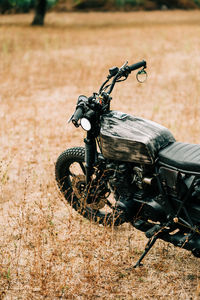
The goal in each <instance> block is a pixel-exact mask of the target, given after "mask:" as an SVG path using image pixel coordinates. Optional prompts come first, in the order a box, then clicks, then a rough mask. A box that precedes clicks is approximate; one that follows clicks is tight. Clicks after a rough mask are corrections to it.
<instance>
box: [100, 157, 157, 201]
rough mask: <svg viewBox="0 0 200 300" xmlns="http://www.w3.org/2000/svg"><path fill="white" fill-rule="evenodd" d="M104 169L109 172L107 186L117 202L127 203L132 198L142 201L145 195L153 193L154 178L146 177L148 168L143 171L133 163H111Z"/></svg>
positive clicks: (142, 168) (141, 167)
mask: <svg viewBox="0 0 200 300" xmlns="http://www.w3.org/2000/svg"><path fill="white" fill-rule="evenodd" d="M106 169H107V170H109V185H110V187H111V189H112V190H113V191H114V194H115V198H116V200H118V201H121V202H127V201H130V200H131V199H133V196H134V197H135V198H139V199H144V198H145V197H146V195H147V194H148V195H151V194H152V192H153V191H154V193H155V187H154V178H152V177H150V176H148V173H150V170H149V167H148V169H145V168H144V167H143V166H140V165H135V164H133V163H124V162H111V163H108V164H107V166H106ZM151 173H152V171H151ZM153 187H154V188H153Z"/></svg>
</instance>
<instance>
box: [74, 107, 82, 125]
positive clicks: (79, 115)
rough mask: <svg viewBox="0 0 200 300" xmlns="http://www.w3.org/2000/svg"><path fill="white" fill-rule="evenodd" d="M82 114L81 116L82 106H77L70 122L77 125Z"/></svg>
mask: <svg viewBox="0 0 200 300" xmlns="http://www.w3.org/2000/svg"><path fill="white" fill-rule="evenodd" d="M82 116H83V107H82V106H79V107H77V109H76V111H75V113H74V115H73V117H72V123H73V124H74V126H76V127H79V125H78V121H79V120H80V119H81V118H82Z"/></svg>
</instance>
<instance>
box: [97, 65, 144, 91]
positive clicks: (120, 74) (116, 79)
mask: <svg viewBox="0 0 200 300" xmlns="http://www.w3.org/2000/svg"><path fill="white" fill-rule="evenodd" d="M146 66H147V64H146V61H145V60H142V61H140V62H138V63H136V64H133V65H130V66H128V65H127V64H125V65H123V66H122V67H121V68H120V69H118V72H117V73H116V74H115V75H114V78H113V81H112V83H111V85H110V88H109V90H108V92H107V93H108V94H111V92H112V90H113V88H114V86H115V83H116V82H119V81H120V78H121V77H123V76H124V77H125V78H126V79H127V78H128V75H129V74H130V73H131V72H132V71H134V70H137V69H140V68H142V67H143V68H146ZM107 81H108V80H106V82H107ZM106 82H105V83H106ZM105 83H104V84H105ZM104 84H103V85H102V86H101V88H100V91H101V90H102V88H103V87H104Z"/></svg>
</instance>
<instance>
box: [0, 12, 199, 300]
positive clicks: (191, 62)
mask: <svg viewBox="0 0 200 300" xmlns="http://www.w3.org/2000/svg"><path fill="white" fill-rule="evenodd" d="M32 17H33V16H32V15H16V16H1V17H0V61H1V64H0V115H1V123H0V127H1V135H0V137H1V149H0V224H1V226H0V228H1V229H0V241H1V244H0V299H121V300H122V299H141V300H143V299H195V298H196V299H198V297H200V285H199V282H200V271H199V267H200V262H199V260H198V259H196V258H194V257H193V256H192V255H191V254H190V253H189V252H187V251H184V250H181V249H177V248H174V247H173V246H171V245H168V244H167V243H164V242H162V241H159V242H158V243H157V244H156V245H155V247H154V248H153V249H152V250H151V252H150V254H149V255H148V256H147V258H146V259H145V261H144V263H145V265H144V267H142V268H139V269H135V270H132V271H131V272H130V271H127V268H128V267H130V266H131V265H133V263H134V262H136V260H137V259H138V257H139V255H140V254H141V252H142V250H143V248H144V245H145V243H146V238H145V237H144V235H143V234H142V233H140V232H138V231H136V230H134V229H133V228H132V227H130V226H129V225H123V226H121V227H119V228H117V229H112V228H103V227H100V226H97V225H94V224H92V223H90V222H88V221H86V220H84V219H83V218H82V217H81V216H79V215H78V214H77V213H76V212H74V211H73V210H72V209H71V208H70V207H69V206H66V205H65V202H64V201H62V200H63V197H62V195H60V193H59V191H58V189H57V187H56V183H55V179H54V163H55V161H56V158H57V156H58V155H59V154H60V152H61V151H63V150H64V149H66V148H69V147H72V146H77V145H82V137H83V133H82V131H81V130H76V129H75V128H73V127H72V126H71V125H68V126H67V123H66V121H67V119H68V117H69V116H70V114H71V113H72V112H73V109H74V106H75V103H76V99H77V97H78V95H79V94H86V95H90V94H91V93H92V92H93V91H97V90H98V87H99V85H100V84H101V82H102V81H103V79H104V78H105V76H106V75H107V71H108V68H109V67H111V66H113V65H118V66H120V65H122V64H123V62H124V61H125V60H128V61H129V63H134V62H137V61H139V60H141V59H146V60H147V62H148V73H149V77H148V81H147V83H146V84H143V85H140V84H139V83H137V82H136V80H135V77H134V75H133V76H132V77H130V78H129V80H128V81H127V82H125V83H121V84H120V85H118V86H117V88H116V90H115V92H114V93H113V103H112V105H113V106H112V107H113V108H114V109H118V110H122V111H125V112H129V113H132V114H135V115H139V116H142V117H145V118H149V119H152V120H154V121H156V122H159V123H162V124H163V125H165V126H166V127H168V128H169V129H170V130H171V131H172V132H173V133H174V135H175V137H176V138H177V139H178V140H180V141H184V142H190V143H199V137H200V126H199V119H200V84H199V82H200V71H199V69H200V68H199V66H200V56H199V51H200V38H199V37H200V12H199V11H190V12H181V11H173V12H151V13H143V12H138V13H106V14H103V13H86V14H77V13H70V14H55V13H51V14H48V15H47V18H46V26H45V27H44V28H32V27H30V26H29V24H30V23H31V20H32Z"/></svg>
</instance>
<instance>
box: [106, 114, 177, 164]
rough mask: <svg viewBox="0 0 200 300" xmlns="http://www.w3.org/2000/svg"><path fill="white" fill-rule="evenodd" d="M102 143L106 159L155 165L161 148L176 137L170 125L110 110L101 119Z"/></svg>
mask: <svg viewBox="0 0 200 300" xmlns="http://www.w3.org/2000/svg"><path fill="white" fill-rule="evenodd" d="M100 142H101V148H102V154H103V156H104V157H106V158H109V159H113V160H119V161H130V162H136V163H140V164H153V163H154V162H155V159H156V157H157V153H158V151H159V150H160V149H162V148H164V147H166V146H167V145H168V144H170V143H172V142H175V139H174V137H173V135H172V134H171V132H170V131H169V130H168V129H167V128H165V127H163V126H161V125H159V124H157V123H155V122H152V121H149V120H145V119H142V118H138V117H134V116H131V115H128V114H125V113H122V112H119V111H110V112H109V113H106V114H104V115H103V116H102V118H101V130H100Z"/></svg>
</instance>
